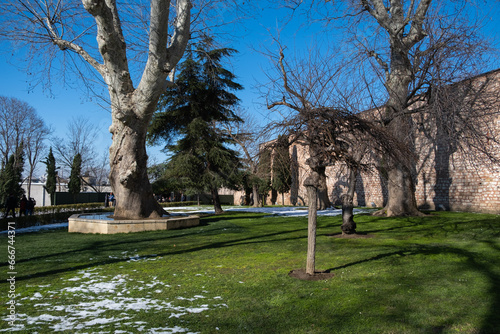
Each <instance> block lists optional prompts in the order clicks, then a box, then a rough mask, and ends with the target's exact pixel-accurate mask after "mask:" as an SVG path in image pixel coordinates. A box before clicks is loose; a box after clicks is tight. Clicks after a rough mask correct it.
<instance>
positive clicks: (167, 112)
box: [149, 39, 242, 213]
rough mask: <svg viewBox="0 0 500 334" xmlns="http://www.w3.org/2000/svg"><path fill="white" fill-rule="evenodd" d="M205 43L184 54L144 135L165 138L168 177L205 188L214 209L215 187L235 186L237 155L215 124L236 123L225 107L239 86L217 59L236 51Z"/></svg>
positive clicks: (229, 105) (230, 105) (216, 203)
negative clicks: (171, 84)
mask: <svg viewBox="0 0 500 334" xmlns="http://www.w3.org/2000/svg"><path fill="white" fill-rule="evenodd" d="M211 43H212V41H211V40H210V39H205V40H204V41H202V42H201V43H199V44H197V45H196V46H197V48H198V49H197V50H196V51H189V52H188V53H187V57H186V59H185V60H184V62H183V63H182V64H181V65H180V66H179V75H178V77H177V79H176V85H175V86H174V87H171V88H169V89H168V90H167V92H166V93H165V94H164V95H163V97H162V98H161V99H160V103H159V108H158V109H159V111H158V112H157V113H156V114H155V115H154V117H153V121H152V124H151V126H150V132H149V139H150V141H151V142H157V141H160V140H162V141H165V142H166V147H165V149H166V150H168V151H170V152H172V156H171V158H170V161H169V163H168V166H169V173H170V175H175V176H176V177H178V178H181V179H183V180H184V182H185V184H186V187H188V188H191V189H197V190H199V191H209V192H210V193H211V194H212V200H213V203H214V207H215V211H216V213H220V212H222V208H221V205H220V200H219V195H218V189H219V188H220V187H222V186H226V187H233V186H234V185H235V179H236V177H237V175H238V173H239V169H240V162H239V157H238V153H237V152H236V151H234V150H232V149H230V148H229V147H228V145H229V144H232V143H233V141H232V140H231V139H230V138H229V136H227V135H225V134H224V133H223V132H222V131H221V130H220V128H219V126H218V125H220V124H223V123H229V122H241V121H242V120H241V119H240V118H239V117H238V116H236V115H235V114H234V112H233V111H232V110H231V108H233V107H234V106H235V105H237V104H238V102H239V99H238V98H237V97H236V95H235V94H233V93H232V91H236V90H239V89H242V87H241V85H239V84H238V83H236V82H235V81H234V80H235V76H234V74H233V73H231V72H230V71H229V70H227V69H225V68H224V67H223V63H222V61H223V59H224V58H225V57H229V56H231V55H232V54H234V53H235V52H236V50H233V49H229V48H221V49H212V48H211ZM174 139H177V141H176V142H175V143H174Z"/></svg>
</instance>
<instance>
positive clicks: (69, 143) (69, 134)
mask: <svg viewBox="0 0 500 334" xmlns="http://www.w3.org/2000/svg"><path fill="white" fill-rule="evenodd" d="M97 136H98V132H97V128H96V126H95V125H94V124H93V123H92V122H91V121H90V120H89V119H88V118H84V117H76V118H72V119H71V120H70V121H69V122H68V126H67V131H66V135H65V136H64V138H60V137H54V138H53V139H52V140H51V141H52V147H53V149H54V153H55V155H56V159H57V160H58V161H60V164H61V166H60V167H62V168H64V169H65V170H66V171H69V170H70V169H71V166H72V164H73V159H74V157H75V156H76V155H77V154H80V155H81V159H82V169H83V170H87V169H89V168H92V166H93V165H94V160H95V157H96V156H97V154H96V147H95V142H96V140H97Z"/></svg>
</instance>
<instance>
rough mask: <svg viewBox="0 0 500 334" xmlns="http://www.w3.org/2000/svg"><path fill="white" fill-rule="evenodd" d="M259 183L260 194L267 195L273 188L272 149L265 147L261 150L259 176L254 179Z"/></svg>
mask: <svg viewBox="0 0 500 334" xmlns="http://www.w3.org/2000/svg"><path fill="white" fill-rule="evenodd" d="M252 183H253V184H256V185H257V189H258V192H259V195H261V196H266V195H267V194H268V193H269V191H270V190H271V150H270V149H269V148H264V149H262V150H261V151H260V157H259V164H258V166H257V177H255V178H254V179H253V180H252Z"/></svg>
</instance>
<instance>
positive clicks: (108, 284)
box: [0, 268, 227, 333]
mask: <svg viewBox="0 0 500 334" xmlns="http://www.w3.org/2000/svg"><path fill="white" fill-rule="evenodd" d="M141 282H142V281H141ZM141 282H140V281H135V280H133V279H132V278H130V277H129V276H128V275H123V274H121V275H116V276H114V277H109V276H104V275H101V274H100V273H99V271H98V270H97V268H94V269H88V270H81V271H78V272H77V275H76V276H75V277H70V278H66V279H65V284H66V285H67V286H65V287H63V288H61V289H58V290H54V289H53V290H48V289H47V288H48V286H45V288H46V289H45V290H44V289H42V290H41V292H36V293H35V294H34V295H33V296H36V297H40V298H41V297H42V295H46V296H49V297H50V296H60V295H64V299H63V300H64V304H61V303H62V300H61V299H50V301H49V302H46V303H43V304H42V303H37V304H34V306H35V307H38V308H39V309H43V310H44V312H43V314H42V315H39V316H29V315H26V314H18V317H17V320H16V326H15V327H12V328H9V329H8V332H17V331H27V330H28V331H30V330H31V332H33V331H32V330H35V329H36V327H38V326H40V325H44V326H47V327H49V328H50V329H51V332H64V331H78V332H92V333H99V330H98V329H99V326H103V325H107V324H113V326H114V327H115V328H116V330H115V333H126V332H127V331H123V330H121V329H120V326H121V325H123V326H127V327H134V330H136V331H137V332H145V333H193V332H190V331H189V330H188V329H187V328H181V327H168V326H166V327H164V328H163V327H162V328H150V329H148V327H147V323H146V322H144V321H134V319H135V318H136V317H138V314H139V313H140V312H152V311H153V312H162V313H165V314H169V313H170V314H171V315H170V317H175V318H181V317H183V316H185V315H189V314H192V313H201V312H205V311H207V310H210V309H213V308H219V307H227V306H226V305H223V304H217V303H213V304H212V303H210V300H213V301H215V300H218V301H219V300H220V299H222V297H219V296H218V297H215V298H210V297H206V296H205V295H200V294H197V295H194V296H193V297H191V298H187V297H186V298H184V297H181V298H179V300H182V301H183V303H182V304H183V305H184V306H180V305H176V303H175V302H171V301H167V300H163V299H155V298H153V297H150V296H149V294H151V293H152V292H153V291H154V292H156V293H160V292H162V290H159V289H158V287H160V286H161V287H162V288H163V289H166V288H169V287H170V285H168V284H166V283H165V282H162V281H160V280H159V279H158V278H157V276H154V277H151V281H150V283H148V284H144V282H142V283H141ZM75 284H77V285H75ZM41 287H42V286H38V288H41ZM148 289H149V290H148ZM153 289H154V290H153ZM142 290H146V293H147V294H146V296H147V297H142V298H137V297H123V294H129V293H130V291H135V292H137V291H142ZM204 293H207V292H204ZM142 295H143V296H144V294H142ZM73 298H74V299H75V300H77V301H76V302H74V303H71V301H72V299H73ZM26 299H29V298H26ZM199 299H204V301H205V302H204V303H203V304H198V303H197V300H199ZM207 301H209V302H208V303H207ZM44 302H45V300H44ZM186 303H187V304H188V305H186ZM139 311H140V312H139ZM110 312H112V313H110ZM117 312H118V313H117ZM0 332H5V331H4V330H2V329H0Z"/></svg>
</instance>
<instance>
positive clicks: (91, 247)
mask: <svg viewBox="0 0 500 334" xmlns="http://www.w3.org/2000/svg"><path fill="white" fill-rule="evenodd" d="M238 218H241V217H238ZM224 229H227V227H226V228H225V227H220V228H216V230H224ZM306 229H307V227H304V228H300V229H293V230H287V231H279V232H273V233H267V234H258V235H254V236H248V237H242V238H233V239H231V240H226V241H218V242H209V243H207V244H203V245H200V246H197V247H192V248H180V247H179V248H178V249H174V248H172V249H171V250H169V251H165V252H159V253H157V254H154V255H144V256H141V259H147V258H156V257H160V256H172V255H179V254H185V253H192V252H198V251H203V250H208V249H216V248H226V247H232V246H241V245H251V244H259V243H268V242H272V241H280V242H283V241H291V240H297V239H304V238H305V236H303V235H300V236H296V237H291V236H290V237H282V238H277V237H279V236H285V235H287V234H290V233H296V232H303V231H304V230H306ZM146 233H147V234H146ZM148 234H149V233H148V232H145V233H144V234H142V236H145V235H148ZM155 234H156V233H155ZM191 234H192V235H197V234H198V232H193V233H189V235H191ZM238 235H241V234H238ZM83 236H84V237H85V236H86V235H83ZM129 236H130V238H128V237H129ZM135 236H136V237H135V238H134V237H133V236H131V235H124V237H127V240H121V241H118V242H113V243H110V242H108V241H107V240H110V239H108V238H106V239H107V240H98V241H95V242H92V243H89V244H88V245H87V246H85V247H82V248H79V249H72V250H68V251H66V252H57V253H53V254H48V255H40V256H35V257H31V258H27V259H22V260H19V261H17V262H16V264H17V265H23V264H24V265H25V264H28V263H30V262H31V261H41V260H47V259H50V258H54V257H57V258H60V257H62V256H67V255H76V254H78V253H82V254H84V253H87V252H89V253H91V254H101V253H102V252H106V251H113V248H114V247H117V246H119V247H120V249H129V247H127V245H130V246H132V247H134V248H140V247H139V244H142V245H144V247H147V246H148V245H149V244H150V243H153V242H155V241H164V240H165V239H174V240H175V239H176V238H180V237H186V236H187V235H186V234H180V235H174V236H168V237H165V236H164V235H161V236H158V237H154V238H153V237H149V238H142V239H141V238H137V235H135ZM268 238H275V240H269V239H268ZM129 260H130V258H107V259H106V260H104V261H96V262H86V263H84V264H81V265H76V266H75V265H74V266H71V267H64V268H57V269H52V270H47V271H43V272H37V273H33V274H26V275H25V276H16V281H22V280H26V279H32V278H38V277H47V276H51V275H57V274H61V273H65V272H74V271H79V270H83V269H88V268H91V267H95V266H100V265H109V264H115V263H120V262H126V261H129ZM87 261H88V260H87ZM3 266H6V267H7V266H8V263H7V262H5V263H1V264H0V267H3ZM7 283H8V281H6V280H3V281H1V282H0V285H2V284H7Z"/></svg>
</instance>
